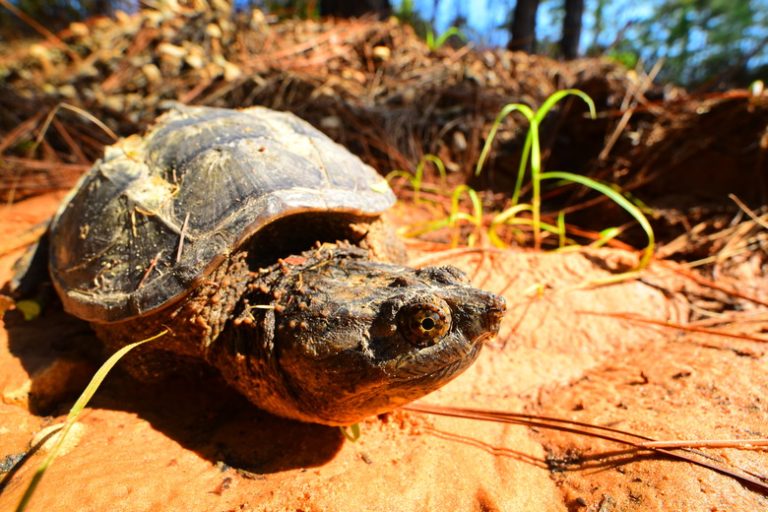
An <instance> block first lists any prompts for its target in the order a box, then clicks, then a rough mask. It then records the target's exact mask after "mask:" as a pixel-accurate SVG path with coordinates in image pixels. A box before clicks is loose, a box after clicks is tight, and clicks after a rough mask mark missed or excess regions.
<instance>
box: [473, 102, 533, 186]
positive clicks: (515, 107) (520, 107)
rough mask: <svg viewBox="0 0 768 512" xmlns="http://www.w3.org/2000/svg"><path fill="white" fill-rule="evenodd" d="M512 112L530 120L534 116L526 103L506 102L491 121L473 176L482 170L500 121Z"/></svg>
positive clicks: (478, 174)
mask: <svg viewBox="0 0 768 512" xmlns="http://www.w3.org/2000/svg"><path fill="white" fill-rule="evenodd" d="M512 112H520V113H521V114H523V115H524V116H525V117H526V118H527V119H528V120H529V121H530V120H532V119H533V116H534V113H533V110H531V107H529V106H528V105H524V104H522V103H508V104H507V105H504V108H502V109H501V112H499V115H497V116H496V120H494V121H493V125H492V126H491V131H490V132H489V133H488V137H487V138H486V139H485V144H484V145H483V150H482V151H481V152H480V158H478V159H477V164H476V165H475V176H480V172H481V171H482V170H483V164H484V163H485V159H486V158H488V153H490V151H491V146H492V145H493V140H494V139H495V138H496V132H497V131H499V126H500V125H501V122H502V121H504V119H505V118H506V117H507V116H508V115H509V114H511V113H512Z"/></svg>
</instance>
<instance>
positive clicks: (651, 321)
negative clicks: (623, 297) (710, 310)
mask: <svg viewBox="0 0 768 512" xmlns="http://www.w3.org/2000/svg"><path fill="white" fill-rule="evenodd" d="M576 313H577V314H581V315H593V316H607V317H610V318H618V319H621V320H629V321H630V322H640V323H644V324H652V325H659V326H661V327H668V328H670V329H679V330H681V331H689V332H699V333H702V334H712V335H714V336H723V337H725V338H735V339H737V340H742V341H754V342H757V343H768V338H758V337H757V336H750V335H748V334H735V333H730V332H724V331H720V330H717V329H709V328H707V327H698V326H695V325H690V324H679V323H676V322H667V321H665V320H656V319H655V318H646V317H641V316H638V315H635V314H633V313H618V312H616V313H611V312H607V313H606V312H602V311H584V310H581V311H576Z"/></svg>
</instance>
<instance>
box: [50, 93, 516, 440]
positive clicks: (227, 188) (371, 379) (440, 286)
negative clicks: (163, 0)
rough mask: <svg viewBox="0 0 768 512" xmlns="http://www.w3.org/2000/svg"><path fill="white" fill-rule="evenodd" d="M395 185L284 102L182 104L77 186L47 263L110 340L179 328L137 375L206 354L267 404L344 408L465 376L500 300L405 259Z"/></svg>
mask: <svg viewBox="0 0 768 512" xmlns="http://www.w3.org/2000/svg"><path fill="white" fill-rule="evenodd" d="M393 202H394V195H393V194H392V192H391V190H390V189H389V188H388V187H387V185H386V182H385V181H384V180H382V178H381V177H380V176H379V175H378V174H377V173H376V172H375V171H374V170H373V169H371V168H370V167H368V166H366V165H365V164H363V163H362V162H361V161H360V160H359V159H357V158H356V157H355V156H353V155H351V154H350V153H349V152H347V151H346V150H345V149H343V148H342V147H341V146H339V145H337V144H335V143H334V142H332V141H331V140H330V139H328V138H327V137H326V136H325V135H323V134H322V133H321V132H319V131H318V130H316V129H314V128H313V127H312V126H311V125H309V124H308V123H306V122H304V121H302V120H300V119H298V118H296V117H295V116H293V115H291V114H287V113H279V112H274V111H271V110H269V109H265V108H260V107H253V108H249V109H245V110H241V111H235V110H227V109H216V108H205V107H194V108H193V107H182V106H178V107H175V108H174V109H173V110H171V111H170V112H169V113H167V114H166V115H164V116H163V117H161V118H160V119H159V121H158V123H157V124H156V125H155V126H154V127H153V128H152V129H151V130H150V132H149V133H148V134H147V135H146V136H144V137H137V136H134V137H130V138H128V139H125V140H123V141H121V142H120V143H118V144H116V145H115V146H112V147H110V148H107V150H106V153H105V156H104V158H103V159H102V160H100V161H99V162H97V163H96V165H95V166H94V167H93V169H91V171H90V172H89V173H87V174H86V175H85V176H84V177H83V178H82V179H81V181H80V182H79V184H78V185H77V186H76V187H75V189H74V190H73V191H72V192H71V193H70V195H69V196H68V198H67V200H66V201H65V203H64V204H63V205H62V207H61V208H60V210H59V212H58V213H57V214H56V216H55V217H54V220H53V222H52V224H51V230H50V253H49V255H50V256H49V259H50V261H49V267H50V273H51V277H52V280H53V284H54V286H55V288H56V290H57V291H58V293H59V296H60V297H61V299H62V302H63V304H64V308H65V309H66V310H67V311H68V312H70V313H72V314H74V315H76V316H79V317H81V318H83V319H86V320H88V321H90V322H91V324H92V325H93V327H94V330H95V331H96V333H97V334H98V336H99V337H100V338H101V339H102V340H103V341H104V343H105V344H106V346H107V347H108V348H110V349H116V348H118V347H120V346H123V345H125V344H127V343H130V342H132V341H136V340H138V339H142V338H145V337H148V336H151V335H153V334H155V333H157V332H159V331H160V330H162V329H163V328H168V329H169V330H170V332H169V334H167V335H166V336H163V337H162V338H160V339H158V340H156V341H154V342H152V343H151V344H149V345H146V346H145V347H147V348H145V347H142V348H141V349H139V350H138V353H137V354H136V355H135V356H134V357H133V360H132V362H131V364H130V369H131V371H132V372H133V373H134V374H136V375H137V376H139V377H141V378H145V379H146V378H158V377H162V376H163V375H164V374H167V373H168V372H173V371H177V370H178V369H179V368H181V367H183V366H194V365H195V364H196V362H201V361H204V362H206V363H208V364H209V365H211V366H213V367H214V368H216V369H218V370H219V371H220V373H221V375H222V376H223V377H224V378H225V379H226V380H227V381H228V382H229V383H230V384H231V385H232V386H233V387H235V388H236V389H237V390H239V391H240V392H241V393H242V394H244V395H245V396H246V397H247V398H248V399H250V400H251V401H252V402H253V403H254V404H256V405H257V406H259V407H261V408H263V409H265V410H268V411H270V412H272V413H274V414H278V415H281V416H284V417H289V418H294V419H298V420H302V421H309V422H317V423H324V424H328V425H344V424H350V423H354V422H356V421H359V420H360V419H362V418H364V417H366V416H370V415H373V414H377V413H380V412H384V411H387V410H390V409H392V408H394V407H397V406H399V405H401V404H404V403H406V402H408V401H411V400H414V399H416V398H418V397H420V396H422V395H424V394H426V393H428V392H430V391H432V390H434V389H436V388H438V387H440V386H441V385H443V384H445V383H446V382H447V381H448V380H450V379H452V378H453V377H455V376H456V375H458V373H460V372H461V371H462V370H464V369H465V368H467V367H468V366H469V364H471V363H472V361H474V359H475V358H476V357H477V355H478V353H479V350H480V348H481V346H482V342H483V341H484V340H485V339H487V338H488V337H490V336H492V335H494V334H496V332H497V331H498V328H499V323H500V320H501V317H502V315H503V312H504V308H505V306H504V301H503V299H502V298H500V297H498V296H496V295H494V294H491V293H488V292H484V291H481V290H477V289H475V288H472V287H471V286H470V285H469V284H468V283H467V281H466V279H465V278H464V276H463V275H462V273H461V272H460V271H458V270H457V269H455V268H452V267H430V268H424V269H421V270H414V269H411V268H409V267H406V266H403V265H401V264H399V263H400V262H399V261H398V260H400V259H401V255H402V254H404V253H403V251H402V248H401V247H398V246H397V242H396V240H395V238H394V237H393V236H391V230H388V229H387V228H386V226H385V225H384V224H382V222H381V221H380V216H381V214H382V213H383V212H384V211H385V210H386V209H387V208H389V207H390V206H391V205H392V204H393ZM382 234H383V235H382ZM337 240H345V241H344V242H338V243H336V241H337ZM383 260H390V261H389V262H387V261H383ZM392 261H394V262H395V263H393V262H392Z"/></svg>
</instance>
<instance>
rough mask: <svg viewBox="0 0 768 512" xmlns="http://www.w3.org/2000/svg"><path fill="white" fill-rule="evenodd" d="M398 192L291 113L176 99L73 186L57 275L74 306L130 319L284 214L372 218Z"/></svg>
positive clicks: (56, 237) (62, 217) (191, 282)
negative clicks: (175, 103)
mask: <svg viewBox="0 0 768 512" xmlns="http://www.w3.org/2000/svg"><path fill="white" fill-rule="evenodd" d="M394 201H395V197H394V195H393V194H392V191H391V190H390V189H389V187H388V186H387V183H386V181H385V180H384V179H383V178H381V177H380V176H379V175H378V174H377V173H376V171H375V170H374V169H372V168H371V167H369V166H367V165H365V164H364V163H363V162H361V161H360V159H358V158H357V157H356V156H354V155H352V154H351V153H350V152H349V151H347V150H346V149H344V148H343V147H342V146H340V145H338V144H336V143H335V142H333V141H332V140H331V139H329V138H328V137H327V136H326V135H324V134H323V133H322V132H320V131H319V130H317V129H315V128H314V127H312V126H311V125H310V124H309V123H307V122H305V121H303V120H301V119H299V118H298V117H296V116H294V115H292V114H290V113H284V112H275V111H273V110H269V109H267V108H262V107H252V108H248V109H244V110H229V109H219V108H208V107H185V106H176V107H174V109H173V110H171V111H169V112H168V113H166V114H164V115H163V116H162V117H161V118H160V119H159V120H158V123H157V124H156V125H155V126H154V127H153V128H152V129H151V130H150V131H149V132H148V133H147V134H146V135H145V136H144V137H139V136H136V135H134V136H131V137H128V138H126V139H123V140H121V141H120V142H118V143H117V144H115V145H114V146H110V147H108V148H107V149H106V151H105V155H104V157H103V158H102V159H101V160H99V161H98V162H97V163H96V164H95V165H94V167H93V168H92V169H91V170H90V171H89V172H88V173H86V174H85V175H84V176H83V177H82V178H81V180H80V182H79V183H78V185H77V186H76V187H75V189H73V191H72V192H70V194H69V196H68V197H67V199H66V201H65V202H64V204H63V205H62V206H61V208H60V209H59V211H58V213H57V214H56V216H55V217H54V219H53V221H52V224H51V231H50V237H51V238H50V241H51V245H50V247H51V249H50V263H49V264H50V271H51V277H52V279H53V283H54V286H55V287H56V288H57V290H58V292H59V295H60V296H61V298H62V301H63V303H64V307H65V309H66V310H67V311H68V312H70V313H72V314H74V315H76V316H79V317H81V318H84V319H86V320H89V321H94V322H102V323H103V322H115V321H121V320H126V319H129V318H132V317H135V316H139V315H143V314H146V313H149V312H152V311H155V310H157V309H160V308H162V307H164V306H167V305H169V304H170V303H172V302H175V301H177V300H179V299H181V298H183V297H184V296H185V295H186V294H187V293H188V292H190V291H191V290H192V289H194V287H195V285H196V284H197V283H199V282H200V280H201V279H202V278H204V277H205V276H207V275H208V274H210V273H211V272H212V270H213V269H215V268H216V267H217V266H218V265H219V264H220V263H221V261H223V260H224V258H226V257H227V256H228V255H229V254H231V253H232V252H233V251H234V250H235V249H237V248H238V247H239V246H240V244H242V243H243V241H244V240H246V239H248V238H249V237H251V236H252V235H254V234H255V233H256V232H258V231H259V230H261V229H262V228H263V227H264V226H267V225H269V224H270V223H272V222H274V221H275V220H277V219H280V218H285V217H286V216H290V215H293V214H298V213H302V212H349V213H350V214H352V215H360V216H366V217H375V216H377V215H380V214H381V212H383V211H384V210H386V209H387V208H389V207H390V206H392V204H393V203H394ZM277 235H278V236H279V233H277ZM268 249H269V248H268V247H265V249H264V250H268ZM256 250H259V249H258V248H257V249H256Z"/></svg>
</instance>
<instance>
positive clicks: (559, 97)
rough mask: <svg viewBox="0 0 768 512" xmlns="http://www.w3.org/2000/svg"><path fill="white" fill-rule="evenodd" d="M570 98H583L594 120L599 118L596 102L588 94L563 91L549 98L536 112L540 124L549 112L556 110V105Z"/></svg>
mask: <svg viewBox="0 0 768 512" xmlns="http://www.w3.org/2000/svg"><path fill="white" fill-rule="evenodd" d="M568 96H576V97H578V98H581V99H582V100H583V101H584V103H586V104H587V107H589V114H590V116H591V117H592V119H594V118H595V117H597V112H596V109H595V102H594V101H592V98H590V97H589V95H588V94H587V93H585V92H584V91H580V90H579V89H563V90H562V91H557V92H555V93H553V94H552V95H551V96H550V97H549V98H547V99H546V100H544V103H542V104H541V107H539V109H538V110H537V111H536V114H535V116H534V117H535V119H536V121H538V122H539V123H541V121H543V120H544V118H545V117H546V116H547V114H549V111H550V110H552V108H554V106H555V105H557V104H558V103H560V102H561V101H563V100H564V99H565V98H566V97H568Z"/></svg>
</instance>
